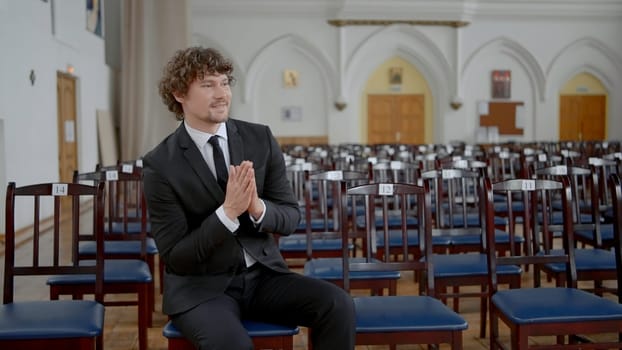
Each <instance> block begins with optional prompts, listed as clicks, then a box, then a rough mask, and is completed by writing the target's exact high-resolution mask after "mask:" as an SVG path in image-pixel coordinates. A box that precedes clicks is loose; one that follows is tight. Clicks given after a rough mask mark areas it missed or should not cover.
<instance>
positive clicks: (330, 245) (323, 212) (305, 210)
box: [278, 162, 341, 267]
mask: <svg viewBox="0 0 622 350" xmlns="http://www.w3.org/2000/svg"><path fill="white" fill-rule="evenodd" d="M318 172H321V170H320V167H319V166H318V165H317V164H313V163H308V162H306V163H299V164H294V165H291V166H289V167H288V168H287V173H288V177H289V178H290V181H292V186H293V187H294V194H295V195H296V197H297V198H298V201H299V203H300V208H301V212H302V220H301V222H300V224H299V227H298V229H297V230H296V231H297V232H295V233H293V234H291V235H288V236H283V237H281V236H278V244H279V250H280V252H281V255H282V256H283V258H285V260H286V261H287V264H288V265H289V266H290V267H303V266H304V262H306V261H308V260H310V259H312V258H313V257H338V256H340V254H341V240H340V239H339V238H338V237H336V236H335V235H334V234H332V235H331V234H330V231H331V230H333V226H334V225H335V222H334V217H333V216H332V202H331V200H332V199H331V195H332V194H329V193H326V192H325V191H326V190H327V189H325V188H319V187H318V186H317V185H316V184H314V183H313V182H311V181H310V176H311V175H312V174H315V173H318ZM333 231H334V230H333ZM300 261H302V262H300Z"/></svg>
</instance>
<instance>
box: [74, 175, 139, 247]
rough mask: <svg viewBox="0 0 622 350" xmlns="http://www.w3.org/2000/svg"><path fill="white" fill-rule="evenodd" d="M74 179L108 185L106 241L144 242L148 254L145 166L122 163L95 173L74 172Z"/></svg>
mask: <svg viewBox="0 0 622 350" xmlns="http://www.w3.org/2000/svg"><path fill="white" fill-rule="evenodd" d="M73 182H74V183H88V184H93V185H94V184H97V183H104V184H105V202H106V213H105V223H104V233H105V235H104V238H105V240H130V241H131V240H134V241H140V242H141V254H142V255H143V257H144V256H145V255H146V253H147V252H146V250H147V247H146V239H147V234H148V229H147V220H148V217H147V216H148V214H147V203H146V198H145V194H144V192H143V182H142V168H141V167H139V166H135V165H133V164H118V165H116V166H111V167H101V168H99V170H96V171H93V172H87V173H78V172H74V177H73Z"/></svg>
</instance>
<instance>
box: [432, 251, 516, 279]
mask: <svg viewBox="0 0 622 350" xmlns="http://www.w3.org/2000/svg"><path fill="white" fill-rule="evenodd" d="M432 259H433V262H434V276H435V277H461V276H487V275H488V262H487V260H486V254H479V253H466V254H434V255H433V256H432ZM521 273H522V269H521V267H520V266H515V265H500V266H497V274H499V275H513V274H516V275H520V274H521Z"/></svg>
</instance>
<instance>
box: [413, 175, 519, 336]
mask: <svg viewBox="0 0 622 350" xmlns="http://www.w3.org/2000/svg"><path fill="white" fill-rule="evenodd" d="M424 181H425V182H426V183H427V185H428V187H430V188H433V189H434V190H433V191H432V193H433V194H434V199H435V208H436V211H435V215H434V216H433V218H434V220H433V221H434V226H433V229H432V244H433V247H434V246H435V244H436V242H437V241H438V239H439V237H446V238H448V239H449V240H450V249H449V251H448V252H447V253H445V254H438V253H436V254H433V255H431V256H430V258H431V259H432V262H433V264H434V283H435V285H436V289H435V291H436V294H435V296H436V297H437V298H439V299H441V300H442V301H443V302H445V303H447V301H448V299H452V300H453V309H454V311H456V312H458V311H459V310H460V305H459V302H460V299H463V298H473V297H475V298H479V299H480V337H481V338H484V337H485V336H486V315H487V310H488V304H487V303H488V267H487V266H486V264H487V262H486V252H487V246H486V244H485V218H484V215H483V213H484V210H483V201H481V200H480V197H481V193H482V177H481V173H477V172H473V171H469V170H462V169H442V170H440V171H432V172H427V173H426V174H425V176H424ZM499 220H500V219H499V218H495V222H494V224H495V227H498V226H499V222H498V221H499ZM501 220H502V219H501ZM502 221H503V222H505V220H502ZM508 228H509V229H510V230H513V228H512V227H508ZM495 231H496V241H497V244H498V245H499V246H501V245H502V246H503V248H501V249H499V251H500V252H501V253H503V252H504V251H505V250H506V249H507V250H511V251H515V250H517V251H520V249H518V244H515V245H510V244H508V242H520V240H517V239H516V235H515V234H513V231H510V233H508V232H506V231H501V230H498V229H496V230H495ZM435 238H436V240H435ZM498 273H499V279H500V283H503V284H508V285H510V287H512V288H518V287H520V285H521V273H522V270H521V268H520V267H519V266H513V265H509V266H504V267H503V268H500V269H499V271H498ZM468 286H478V287H479V291H465V289H464V288H463V287H468ZM450 289H451V290H450ZM461 289H462V290H461Z"/></svg>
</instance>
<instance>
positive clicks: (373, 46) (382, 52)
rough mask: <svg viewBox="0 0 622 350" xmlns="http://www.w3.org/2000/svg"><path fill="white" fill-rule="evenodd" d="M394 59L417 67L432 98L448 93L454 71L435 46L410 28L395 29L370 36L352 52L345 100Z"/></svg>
mask: <svg viewBox="0 0 622 350" xmlns="http://www.w3.org/2000/svg"><path fill="white" fill-rule="evenodd" d="M393 56H400V57H402V58H404V59H405V60H407V61H408V62H410V63H411V64H413V65H414V66H416V67H417V69H418V70H419V71H420V72H421V74H423V76H424V77H425V78H426V80H427V81H428V84H430V87H431V89H432V90H433V93H434V96H439V92H440V91H448V90H450V86H451V84H450V82H451V81H452V78H451V72H452V71H453V70H452V68H451V67H450V65H449V63H448V62H447V59H446V58H445V55H443V53H442V52H441V50H440V49H439V48H438V46H436V44H434V42H433V41H432V40H430V38H428V37H427V36H425V35H424V34H423V33H421V32H420V31H418V30H417V29H415V28H413V27H412V26H404V25H396V26H389V27H386V28H382V29H380V30H378V31H376V32H374V33H372V34H371V35H370V36H369V37H367V38H366V39H365V40H363V41H362V42H361V44H360V45H359V46H358V47H356V48H355V49H354V50H353V51H352V54H351V55H350V57H349V59H348V60H347V63H346V70H345V77H344V91H345V92H346V93H349V94H350V95H349V96H347V97H349V98H351V97H352V95H351V94H352V93H353V92H360V91H361V89H362V88H363V86H364V83H365V81H366V80H367V77H369V75H370V74H371V73H372V72H373V71H374V70H375V69H376V68H377V67H378V66H379V65H380V64H381V63H382V62H384V61H386V60H387V59H389V58H391V57H393ZM437 90H438V91H437Z"/></svg>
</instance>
